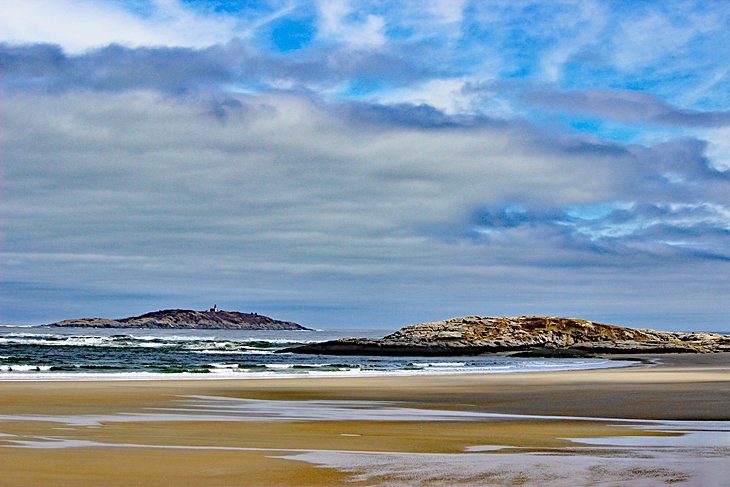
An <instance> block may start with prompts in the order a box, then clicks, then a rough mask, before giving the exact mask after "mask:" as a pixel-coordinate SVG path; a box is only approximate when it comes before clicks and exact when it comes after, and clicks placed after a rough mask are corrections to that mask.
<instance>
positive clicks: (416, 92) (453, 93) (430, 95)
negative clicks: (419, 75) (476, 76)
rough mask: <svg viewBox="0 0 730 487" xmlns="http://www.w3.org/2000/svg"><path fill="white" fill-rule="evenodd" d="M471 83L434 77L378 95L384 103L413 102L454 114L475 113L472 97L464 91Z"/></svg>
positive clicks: (462, 79)
mask: <svg viewBox="0 0 730 487" xmlns="http://www.w3.org/2000/svg"><path fill="white" fill-rule="evenodd" d="M467 83H469V80H468V79H464V78H447V79H433V80H429V81H426V82H425V83H422V84H420V85H415V86H410V87H408V88H402V89H396V90H391V91H389V92H388V93H387V94H383V95H381V96H379V97H378V100H379V101H380V102H382V103H387V104H394V103H411V104H413V105H430V106H432V107H434V108H437V109H438V110H441V111H442V112H444V113H446V114H449V115H454V114H459V113H461V114H465V113H473V112H474V110H473V107H472V97H471V95H470V94H468V93H465V92H464V87H465V85H466V84H467Z"/></svg>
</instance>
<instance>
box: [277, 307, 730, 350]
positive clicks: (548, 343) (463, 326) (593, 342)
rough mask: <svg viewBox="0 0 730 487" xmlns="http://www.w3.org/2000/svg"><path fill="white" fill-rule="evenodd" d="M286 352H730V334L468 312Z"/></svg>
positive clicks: (570, 319)
mask: <svg viewBox="0 0 730 487" xmlns="http://www.w3.org/2000/svg"><path fill="white" fill-rule="evenodd" d="M283 351H285V352H294V353H308V354H329V355H420V356H423V355H426V356H448V355H453V356H456V355H478V354H482V353H496V352H509V353H511V354H513V355H514V356H542V357H575V356H590V355H594V354H629V353H669V352H675V353H676V352H685V353H707V352H728V351H730V336H728V335H721V334H716V333H703V332H667V331H656V330H647V329H633V328H624V327H620V326H614V325H606V324H603V323H596V322H593V321H587V320H580V319H573V318H554V317H547V316H518V317H512V318H507V317H496V318H495V317H484V316H467V317H463V318H452V319H449V320H444V321H436V322H433V323H420V324H417V325H411V326H406V327H405V328H402V329H400V330H398V331H397V332H395V333H393V334H390V335H388V336H386V337H383V338H381V339H377V340H373V339H366V338H344V339H339V340H332V341H327V342H322V343H313V344H308V345H304V346H301V347H294V348H288V349H286V350H283Z"/></svg>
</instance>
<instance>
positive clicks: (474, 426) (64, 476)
mask: <svg viewBox="0 0 730 487" xmlns="http://www.w3.org/2000/svg"><path fill="white" fill-rule="evenodd" d="M641 358H643V359H652V357H641ZM660 360H661V361H662V362H663V363H662V364H661V365H639V366H635V367H629V368H620V369H603V370H591V371H570V372H551V373H525V374H494V375H465V376H448V377H379V378H357V379H352V378H337V379H335V378H333V379H297V380H294V379H276V380H220V381H218V380H194V381H189V380H186V381H107V382H103V381H99V382H0V472H2V478H1V479H0V484H2V485H37V484H43V485H342V484H343V483H345V482H348V485H389V484H411V485H427V484H442V483H444V482H449V483H452V484H462V485H511V484H512V483H514V482H515V481H516V480H519V479H520V478H523V479H527V481H539V482H541V483H542V484H544V485H561V483H560V482H561V478H562V477H561V475H562V474H563V473H565V474H566V475H568V474H570V475H569V476H573V478H574V479H575V476H576V475H578V476H579V477H578V478H583V479H584V481H585V482H586V483H591V482H596V483H597V482H604V481H606V480H608V481H611V482H613V483H612V484H611V485H642V482H644V484H643V485H663V484H664V483H672V484H674V485H677V484H679V485H682V484H683V483H684V484H686V485H699V483H697V482H698V481H700V480H703V477H702V476H703V475H705V474H706V472H704V470H708V471H709V470H712V471H713V472H715V473H717V470H718V466H717V465H716V464H715V463H717V462H719V461H720V460H722V459H723V458H726V455H727V453H728V451H727V449H723V448H724V446H723V445H725V443H723V442H725V441H726V440H725V437H724V436H711V437H710V438H712V441H717V438H720V440H719V442H720V444H719V445H713V444H708V445H704V444H701V445H699V446H696V447H693V448H694V449H692V448H689V449H688V448H686V447H682V448H683V449H681V448H679V447H677V448H675V450H671V451H668V450H666V449H664V450H662V449H656V448H655V449H651V448H649V449H647V448H648V447H642V448H644V449H643V450H641V451H640V452H638V453H637V450H636V448H628V449H627V448H624V447H621V448H619V447H610V448H608V449H606V448H607V447H605V446H595V443H592V442H591V441H592V440H590V439H591V438H596V437H601V438H606V437H608V438H620V437H630V438H632V440H631V441H635V442H637V443H636V444H637V445H641V444H642V441H643V440H642V438H643V439H644V440H646V441H644V443H646V444H649V445H650V444H651V441H649V440H650V439H651V438H653V437H666V438H668V439H669V440H673V439H674V438H679V437H681V436H683V435H684V436H686V435H687V433H686V432H684V430H676V431H674V430H672V429H671V428H668V427H666V425H665V426H662V425H658V424H641V423H639V425H640V426H641V427H637V424H636V423H630V422H624V421H621V420H620V419H621V418H623V419H654V420H690V421H710V420H722V421H728V420H730V408H728V407H727V404H730V354H722V355H719V354H717V355H671V356H663V357H661V358H660ZM193 396H195V397H193ZM199 396H205V397H203V398H201V397H199ZM206 398H213V399H206ZM215 398H229V399H227V400H223V401H221V400H219V399H215ZM235 398H237V399H238V400H234V399H235ZM252 400H253V401H252ZM262 401H268V402H262ZM322 401H324V402H322ZM329 401H333V402H329ZM358 401H364V402H358ZM372 401H375V402H372ZM343 405H344V406H343ZM273 411H276V414H274V412H273ZM485 413H487V414H491V413H502V414H510V415H545V416H563V417H574V416H575V417H582V418H574V419H560V418H533V417H490V416H486V415H485ZM460 414H468V415H471V416H468V417H460V416H459V415H460ZM165 415H166V416H165ZM480 415H482V416H480ZM585 418H617V419H615V420H611V421H593V420H589V419H585ZM698 424H704V423H698ZM695 427H696V426H691V428H695ZM722 428H724V426H720V429H721V430H722ZM692 434H697V435H699V433H692ZM713 434H715V433H713ZM723 434H726V433H722V432H719V433H717V435H723ZM581 438H583V439H585V443H581ZM698 438H699V436H698ZM677 441H679V440H677ZM678 444H679V443H678ZM727 446H728V447H730V444H728V445H727ZM470 449H471V451H472V452H470ZM491 449H494V451H490V450H491ZM475 452H477V453H475ZM606 452H608V453H610V455H609V454H607V453H606ZM675 454H676V456H677V458H679V459H687V464H686V465H680V464H681V462H679V461H678V460H676V459H673V457H672V455H675ZM693 455H696V456H697V458H698V459H700V460H697V461H694V460H693ZM641 457H643V459H642V460H641V461H639V460H637V458H641ZM530 462H533V463H534V462H538V463H539V462H544V465H543V464H540V465H538V464H537V463H535V465H533V467H530ZM561 462H562V463H561ZM637 462H638V463H637ZM702 462H705V463H702ZM462 463H463V465H462ZM665 463H666V465H664V464H665ZM455 465H457V466H458V468H456V467H454V466H455ZM538 467H539V468H538ZM649 467H651V468H649ZM429 469H430V470H429ZM470 469H471V470H470ZM576 469H578V470H576ZM720 470H722V468H721V467H720ZM539 472H548V473H549V476H548V477H546V478H543V477H539V478H538V477H534V478H533V477H530V475H533V474H534V475H538V474H539V475H543V474H540V473H539ZM720 473H722V472H720ZM726 473H727V474H730V472H726ZM707 474H708V475H709V473H707ZM545 475H548V474H547V473H546V474H545ZM581 475H583V477H580V476H581ZM713 475H714V474H713ZM729 476H730V475H728V476H726V477H725V478H726V479H727V478H728V477H729ZM566 478H567V477H566ZM704 481H705V483H706V482H707V481H708V480H707V479H704ZM711 481H714V477H713V478H712V479H711ZM350 482H351V483H350ZM551 482H552V483H551ZM566 482H567V480H566ZM566 485H567V484H566ZM721 485H722V484H721Z"/></svg>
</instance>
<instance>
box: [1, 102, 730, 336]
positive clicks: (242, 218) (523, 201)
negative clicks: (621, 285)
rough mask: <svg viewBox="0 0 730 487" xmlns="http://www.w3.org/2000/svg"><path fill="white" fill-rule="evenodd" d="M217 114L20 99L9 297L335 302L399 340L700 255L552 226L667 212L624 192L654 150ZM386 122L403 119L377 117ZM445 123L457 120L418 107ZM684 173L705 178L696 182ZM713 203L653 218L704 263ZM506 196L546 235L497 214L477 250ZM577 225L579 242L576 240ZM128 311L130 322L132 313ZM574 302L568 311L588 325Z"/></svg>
mask: <svg viewBox="0 0 730 487" xmlns="http://www.w3.org/2000/svg"><path fill="white" fill-rule="evenodd" d="M366 108H367V105H362V106H360V108H356V109H358V110H359V109H366ZM221 109H222V110H224V112H225V116H220V115H214V114H211V112H210V107H209V105H208V104H207V103H201V102H200V101H199V100H198V99H190V98H185V97H174V98H170V97H165V96H162V95H160V94H155V93H154V92H145V91H137V92H127V93H118V94H108V93H93V92H68V93H65V94H63V95H58V94H56V95H51V94H38V93H25V94H20V93H15V94H11V95H10V96H8V97H7V99H6V101H5V108H4V112H5V116H6V120H8V121H9V123H6V131H5V140H6V144H7V145H6V154H5V160H6V168H5V175H6V185H5V195H6V204H5V205H4V208H3V212H4V218H5V224H4V226H5V230H6V235H7V238H6V244H5V253H4V254H3V259H4V260H5V262H6V263H7V265H6V268H7V273H6V282H9V283H11V288H9V289H8V290H7V291H8V292H7V293H6V296H7V298H4V299H8V300H10V299H16V296H18V295H26V296H31V295H33V296H41V295H42V296H46V297H47V294H45V293H47V292H51V291H48V289H51V288H57V289H68V290H69V293H70V294H68V295H78V296H86V297H85V298H83V299H87V300H91V299H92V298H91V297H90V296H91V295H94V293H96V294H95V295H99V296H103V295H115V294H119V295H120V296H122V295H123V294H124V292H125V290H127V291H128V290H130V289H134V290H135V292H138V293H149V294H150V295H151V296H153V298H151V299H150V302H151V301H154V300H155V299H157V302H158V303H159V302H160V300H161V301H162V302H163V303H164V302H167V303H170V304H171V305H172V304H175V303H179V302H180V301H184V302H189V301H190V300H191V299H192V300H193V301H195V299H199V300H201V301H206V300H207V299H213V298H214V297H215V296H222V297H221V298H220V299H218V301H221V302H232V303H237V304H234V306H236V307H239V306H244V305H245V307H246V308H247V309H248V307H250V306H253V305H256V303H266V306H268V307H269V308H270V309H274V310H275V309H286V306H289V307H291V306H293V305H301V306H305V307H306V306H310V307H312V306H315V307H316V306H334V307H335V308H337V309H339V310H340V311H338V312H337V313H339V314H337V313H335V314H333V315H331V316H335V315H336V316H339V318H338V319H346V316H348V314H351V313H357V314H358V315H360V316H361V317H362V319H363V320H365V319H367V320H374V321H376V322H377V321H378V320H385V319H386V317H387V316H390V318H389V320H390V321H387V323H392V324H393V326H395V324H396V322H398V320H399V318H394V317H398V316H402V313H403V309H404V308H410V307H412V306H415V305H416V303H422V302H425V301H429V302H433V303H434V305H433V306H432V307H424V308H422V310H421V312H420V314H419V313H415V314H409V316H410V317H409V318H408V319H409V320H411V319H416V318H415V316H416V315H418V316H419V317H422V318H423V319H428V318H429V316H427V315H431V316H432V314H437V315H438V316H440V315H441V314H445V313H447V314H452V313H453V314H458V313H460V312H467V311H468V310H467V308H470V307H472V312H474V311H478V312H481V310H483V312H485V313H487V312H489V313H492V312H505V313H508V312H510V309H516V308H518V307H520V306H521V309H522V310H523V311H524V312H529V310H530V309H535V311H537V308H539V307H540V306H542V309H543V310H545V309H552V308H550V305H549V304H548V303H549V301H550V299H548V297H549V296H552V297H556V296H557V294H556V293H558V294H559V293H564V292H568V289H570V287H571V286H572V285H571V284H569V283H570V282H575V279H578V276H579V275H580V273H581V271H580V269H584V268H586V267H590V266H595V267H597V268H616V269H618V268H619V267H620V266H622V265H623V266H625V265H626V264H627V262H628V263H635V264H640V265H642V266H649V265H654V266H657V265H659V266H663V265H665V264H667V265H669V263H670V262H672V260H671V259H673V257H672V256H673V255H684V256H686V257H687V258H688V259H694V260H697V259H699V261H702V260H704V259H706V258H707V257H706V256H704V255H703V256H700V255H699V254H692V253H690V252H686V251H683V252H680V253H677V252H674V253H665V254H661V253H658V252H654V251H650V250H651V249H644V250H642V252H640V253H638V254H635V253H634V254H631V253H627V252H623V253H622V252H619V251H615V252H613V254H612V255H613V257H611V258H610V259H609V260H608V261H606V260H605V250H602V248H603V247H601V246H600V245H593V246H592V247H591V246H590V245H588V243H590V238H589V236H590V235H589V234H590V232H591V231H592V232H594V233H595V232H599V233H600V231H603V230H602V229H603V228H604V226H605V227H608V226H611V225H619V226H620V225H622V224H625V223H622V221H616V222H612V221H610V218H614V219H615V218H616V215H615V214H614V215H612V216H611V217H610V218H609V217H604V218H603V219H602V220H598V221H596V222H593V223H590V222H589V223H582V224H580V225H578V224H574V228H573V230H571V231H570V232H568V231H567V230H566V229H565V228H562V227H561V225H559V218H566V217H565V215H566V213H565V212H566V208H569V207H570V208H572V207H575V208H583V209H585V208H590V207H591V205H596V204H602V203H603V202H606V201H609V202H610V201H616V200H622V201H631V200H632V199H633V198H639V197H642V198H645V201H650V200H651V198H654V197H655V198H657V201H658V198H660V197H661V198H664V199H666V198H667V197H668V195H671V194H672V193H671V191H670V190H667V189H666V188H667V187H671V186H672V184H671V183H668V182H666V181H664V183H663V184H664V185H665V187H658V188H657V189H656V190H655V192H654V193H651V192H647V193H646V194H643V193H641V191H643V187H636V186H632V183H633V182H635V181H636V180H638V179H641V178H643V179H644V180H653V179H656V181H657V184H660V182H661V178H659V177H658V176H657V171H658V172H663V171H664V170H665V168H666V167H668V166H671V165H672V164H671V161H664V162H661V158H657V156H658V155H659V154H660V153H662V149H661V148H659V149H652V150H648V152H644V151H645V149H641V148H634V147H631V146H626V147H622V146H620V145H618V144H613V145H607V144H605V143H601V142H599V141H595V140H589V139H587V138H568V139H561V138H558V139H555V138H551V137H548V136H547V134H545V133H543V132H542V131H540V130H539V129H537V128H536V127H532V128H531V127H530V126H529V125H526V124H509V123H497V124H495V123H492V122H490V121H488V120H487V121H471V122H462V123H447V124H441V123H431V122H427V123H405V122H404V121H403V120H400V121H399V120H397V118H398V117H403V118H404V119H412V120H418V119H419V117H421V118H422V117H423V116H424V115H423V113H422V112H421V111H420V110H422V109H419V108H418V107H412V112H411V111H409V110H407V109H406V107H405V106H404V107H400V108H398V107H395V108H392V110H393V111H392V112H389V111H388V110H391V108H387V107H383V108H382V110H383V112H381V113H382V114H381V115H379V116H375V117H374V118H371V119H370V120H368V119H363V118H362V117H360V116H352V112H351V110H352V109H353V108H352V107H351V106H348V105H339V104H334V105H333V104H325V103H323V102H322V101H317V100H316V99H312V98H311V97H302V96H296V95H292V94H289V95H287V94H283V93H278V94H277V93H273V94H268V95H267V94H259V95H250V96H241V95H238V96H233V95H230V97H229V99H227V100H225V101H224V102H222V103H221ZM431 110H433V109H431ZM39 111H42V112H43V116H42V117H39V116H35V115H34V114H36V113H38V112H39ZM359 113H361V112H359ZM393 113H395V114H397V116H396V117H395V118H396V121H395V122H394V123H383V119H384V118H385V119H387V118H389V117H392V116H393ZM433 117H443V120H449V119H448V117H447V116H446V115H443V114H441V115H439V114H438V112H435V111H430V112H429V111H427V112H426V120H429V119H431V118H433ZM674 150H676V148H675V149H674ZM672 152H673V151H671V150H669V149H666V154H668V155H669V154H671V153H672ZM690 153H691V150H690ZM656 160H659V161H660V163H659V165H654V162H653V161H656ZM678 170H679V169H678ZM685 176H686V177H687V178H688V180H690V179H692V178H694V179H695V180H696V179H697V178H701V177H704V178H705V179H704V180H709V179H710V176H702V173H701V171H698V172H697V173H692V172H689V173H687V174H685ZM652 178H653V179H652ZM704 180H703V181H704ZM714 184H715V185H716V187H717V188H718V189H721V188H725V189H726V186H723V185H725V184H726V183H724V182H722V181H716V182H715V183H714ZM690 188H691V185H690ZM690 190H691V189H690ZM685 191H687V189H686V188H685ZM696 191H700V190H695V196H697V195H699V196H700V197H705V198H707V197H709V196H708V194H709V193H705V191H707V190H706V189H702V190H701V191H702V193H697V192H696ZM725 194H727V193H725ZM688 198H689V196H688ZM718 198H720V196H717V195H715V200H716V202H715V203H712V205H715V206H712V205H711V204H708V205H705V206H702V205H699V206H696V207H693V206H692V205H691V204H685V203H682V204H684V205H685V206H681V207H677V208H676V209H674V210H672V209H669V210H666V208H669V207H666V208H665V212H666V213H665V214H664V215H659V216H658V217H655V218H657V219H659V220H661V219H664V220H666V222H669V223H670V224H671V225H672V228H675V229H681V228H685V229H691V230H692V231H694V232H695V233H696V235H694V236H690V237H691V238H690V237H687V238H689V239H690V241H691V242H694V243H693V245H694V248H695V250H697V252H699V251H702V252H704V253H705V254H706V255H715V254H717V249H716V248H715V247H713V245H715V244H713V243H712V242H713V241H714V242H715V243H716V244H722V243H723V242H724V241H723V239H725V238H726V237H725V234H723V233H722V232H719V233H716V234H712V235H711V232H709V230H705V227H703V226H702V225H705V226H707V228H715V227H717V221H718V220H717V219H718V218H720V214H721V211H720V210H721V209H723V208H726V207H727V206H728V205H727V202H726V201H724V200H720V199H718ZM506 202H514V203H513V204H518V205H520V206H522V207H524V208H528V209H529V208H541V209H542V210H541V211H542V213H541V215H542V216H541V215H537V217H538V218H541V219H542V220H544V221H543V223H541V224H537V225H535V224H534V223H535V222H534V221H533V220H534V215H533V214H532V213H528V214H527V217H524V218H523V217H522V216H519V214H518V218H517V219H516V220H515V219H514V218H513V220H509V219H508V218H507V217H505V216H502V217H500V218H501V220H500V219H497V220H494V221H497V223H496V224H495V223H494V221H492V225H497V227H498V230H500V231H501V234H500V235H496V234H495V235H492V236H487V237H484V238H475V236H474V234H473V232H472V230H473V228H474V226H475V225H476V224H479V222H476V223H475V221H474V220H473V219H472V215H473V214H474V211H476V210H477V209H478V208H485V207H491V208H499V207H501V206H503V205H505V204H506ZM642 204H643V203H642ZM642 208H643V206H642ZM722 211H725V210H722ZM669 217H671V218H669ZM506 218H507V219H506ZM520 218H522V219H523V220H525V221H522V220H520ZM573 218H574V219H575V218H577V217H573ZM632 218H639V217H638V216H634V217H632ZM642 218H644V217H642ZM685 218H686V219H692V218H694V219H696V223H695V224H693V225H689V226H688V225H685V224H684V223H681V221H682V219H685ZM627 221H631V219H630V218H629V219H628V220H627ZM481 224H482V226H484V224H485V221H484V220H482V222H481ZM576 225H577V226H576ZM581 229H582V230H581ZM579 230H581V231H582V232H583V234H584V235H586V238H585V239H584V240H583V244H581V245H577V244H576V243H575V242H576V241H577V240H576V239H575V238H572V240H571V238H569V237H571V235H572V236H573V237H575V235H577V234H578V233H581V232H579ZM586 232H587V233H586ZM665 233H667V232H665ZM641 237H642V238H645V239H648V238H649V236H648V234H647V235H643V234H642V235H641ZM632 238H633V239H634V240H635V241H636V242H637V243H636V245H634V247H633V248H636V249H638V248H640V246H639V240H640V239H639V237H638V236H636V235H634V236H632ZM652 238H654V237H652ZM673 238H674V236H673ZM711 239H714V240H711ZM675 240H676V239H675ZM632 245H633V244H632ZM604 247H605V246H604ZM675 247H677V245H675ZM616 248H619V247H616ZM713 252H714V253H713ZM665 258H666V259H670V260H667V261H666V262H665V260H664V259H665ZM672 265H674V264H672ZM700 267H701V266H699V267H698V268H700ZM558 268H562V269H564V270H562V271H560V272H557V271H556V270H555V269H558ZM693 272H697V271H693ZM693 275H694V274H693ZM527 276H531V278H530V279H527ZM637 278H638V276H637ZM606 279H608V280H609V281H611V282H614V281H613V280H615V279H616V276H615V275H614V276H613V277H610V278H608V277H607V278H606ZM687 279H689V280H692V279H694V277H692V276H689V277H687ZM446 282H448V283H449V290H445V289H444V286H443V283H446ZM547 282H552V286H553V287H552V288H551V289H552V290H550V291H544V292H543V294H541V296H542V297H541V298H539V299H537V298H535V299H534V300H527V301H526V300H525V299H517V300H513V301H511V303H513V304H512V305H510V306H514V307H515V308H509V307H508V306H505V305H500V304H499V302H500V301H499V299H507V297H506V295H505V294H504V293H505V292H506V290H505V289H506V288H505V287H504V286H508V287H511V288H512V289H516V290H521V291H520V292H525V293H526V294H525V296H531V295H535V294H534V293H538V290H537V288H538V287H539V286H538V284H540V283H543V284H545V283H547ZM611 282H607V283H606V286H614V284H611ZM616 282H618V281H616ZM497 283H500V284H499V286H497ZM506 283H509V284H506ZM558 283H560V284H558ZM500 286H501V287H500ZM42 289H46V291H43V290H42ZM160 289H165V292H164V293H163V294H164V296H163V295H162V294H160ZM71 290H73V291H71ZM485 293H486V294H485ZM485 295H489V296H491V297H490V298H488V299H486V301H482V300H484V299H485ZM193 296H197V298H195V299H193V298H192V297H193ZM361 296H368V299H367V301H368V303H364V302H363V301H362V298H361ZM155 297H156V298H155ZM49 299H50V298H49ZM119 299H120V300H119V301H118V303H117V306H119V313H121V314H125V312H124V311H123V310H122V309H123V308H124V307H125V306H127V307H128V306H129V302H128V301H125V300H124V299H122V298H119ZM130 299H132V300H133V299H136V298H130ZM528 301H529V302H528ZM49 302H50V303H52V306H53V309H55V310H58V309H67V307H65V305H63V303H60V302H58V301H56V300H50V301H49ZM137 302H139V301H137ZM144 302H147V301H144ZM373 302H375V303H380V304H379V305H378V306H377V307H376V309H374V308H373V306H372V303H373ZM505 302H506V301H505ZM698 302H702V301H698ZM477 303H482V304H479V305H478V306H477ZM489 303H491V304H489ZM530 303H531V304H530ZM540 303H542V304H540ZM203 304H205V303H201V305H203ZM108 305H109V304H108V302H105V304H104V305H103V306H108ZM58 306H60V308H59V307H58ZM99 306H100V307H101V306H102V304H101V302H99ZM140 306H141V305H140ZM158 306H159V304H158ZM279 306H281V308H278V307H279ZM419 306H420V305H419ZM474 306H476V307H477V308H478V309H473V307H474ZM490 306H494V307H493V308H490ZM531 307H532V308H531ZM487 308H489V309H487ZM508 308H509V309H508ZM578 308H580V307H578ZM578 308H576V309H575V312H574V313H573V314H578V313H579V312H580V310H581V309H583V310H584V311H585V309H584V308H580V309H578ZM259 309H261V308H259ZM288 309H291V308H288ZM140 311H143V310H140ZM555 311H556V312H557V311H558V310H557V309H556V310H555ZM38 312H40V311H38ZM56 312H58V311H56ZM110 312H112V311H110V310H108V309H107V310H106V314H109V313H110ZM565 312H567V311H565ZM565 312H563V313H561V314H564V313H565ZM46 313H47V314H48V313H51V310H50V309H48V310H47V311H46ZM311 313H312V314H311V315H308V316H317V313H316V312H315V311H312V312H311ZM333 313H334V312H333ZM112 314H115V313H112ZM581 314H584V313H581ZM290 317H291V318H294V316H290ZM320 317H321V316H320ZM365 317H368V318H365ZM299 319H300V320H301V318H299ZM361 322H362V321H358V323H361ZM370 322H372V321H370Z"/></svg>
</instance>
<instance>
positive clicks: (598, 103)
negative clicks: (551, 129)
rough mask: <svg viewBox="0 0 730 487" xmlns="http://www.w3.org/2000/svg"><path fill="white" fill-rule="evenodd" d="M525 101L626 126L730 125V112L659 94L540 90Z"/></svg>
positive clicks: (604, 90)
mask: <svg viewBox="0 0 730 487" xmlns="http://www.w3.org/2000/svg"><path fill="white" fill-rule="evenodd" d="M523 99H524V100H525V101H527V102H528V103H530V104H532V105H533V106H539V107H545V108H553V109H556V110H561V111H565V112H572V113H581V114H586V115H590V116H594V117H598V118H609V119H613V120H616V121H619V122H624V123H647V124H656V125H669V126H683V127H719V126H725V125H730V110H721V111H704V112H703V111H698V110H688V109H682V108H679V107H675V106H672V105H670V104H669V103H666V102H664V101H662V100H661V99H660V98H659V97H657V96H656V95H653V94H651V93H645V92H640V91H633V90H610V89H589V90H580V91H579V90H571V91H562V92H561V91H549V90H538V91H532V92H529V93H526V94H525V95H523Z"/></svg>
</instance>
